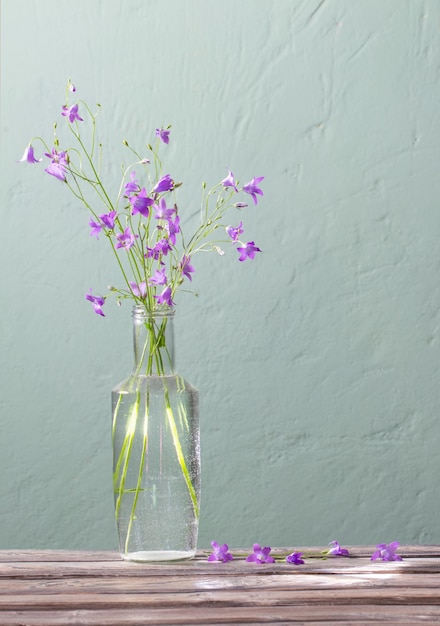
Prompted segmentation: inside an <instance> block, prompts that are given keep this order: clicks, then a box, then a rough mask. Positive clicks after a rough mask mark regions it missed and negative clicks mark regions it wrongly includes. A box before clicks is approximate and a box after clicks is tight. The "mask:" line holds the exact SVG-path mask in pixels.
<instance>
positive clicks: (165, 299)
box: [153, 287, 174, 306]
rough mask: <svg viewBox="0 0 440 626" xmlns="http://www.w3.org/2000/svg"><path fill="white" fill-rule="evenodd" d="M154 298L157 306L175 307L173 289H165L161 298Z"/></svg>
mask: <svg viewBox="0 0 440 626" xmlns="http://www.w3.org/2000/svg"><path fill="white" fill-rule="evenodd" d="M153 298H156V300H157V304H167V305H168V306H173V305H174V302H173V299H172V293H171V287H165V289H164V290H163V291H162V293H161V294H160V296H153Z"/></svg>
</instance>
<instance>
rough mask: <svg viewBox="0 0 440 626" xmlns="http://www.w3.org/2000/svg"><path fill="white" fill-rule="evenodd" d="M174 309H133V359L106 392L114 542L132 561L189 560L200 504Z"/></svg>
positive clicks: (195, 418)
mask: <svg viewBox="0 0 440 626" xmlns="http://www.w3.org/2000/svg"><path fill="white" fill-rule="evenodd" d="M173 321H174V310H173V309H171V308H169V307H159V308H157V309H155V310H154V311H149V310H147V309H146V308H145V307H143V306H139V305H136V306H135V307H134V308H133V339H134V357H135V359H134V360H135V364H134V369H133V372H132V374H131V375H130V376H129V377H128V378H127V379H126V380H124V381H123V382H121V383H120V384H119V385H116V387H115V388H114V389H113V391H112V408H113V427H112V440H113V486H114V500H115V515H116V523H117V527H118V534H119V547H120V552H121V555H122V556H123V558H125V559H128V560H133V561H172V560H181V559H190V558H192V557H193V556H194V555H195V553H196V549H197V535H198V523H199V505H200V430H199V403H198V391H197V389H195V387H193V385H191V384H190V383H188V382H187V381H185V380H184V379H183V378H182V377H181V376H179V375H178V374H177V373H176V372H175V369H174V332H173Z"/></svg>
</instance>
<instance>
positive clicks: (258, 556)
mask: <svg viewBox="0 0 440 626" xmlns="http://www.w3.org/2000/svg"><path fill="white" fill-rule="evenodd" d="M253 549H254V551H253V553H252V554H250V555H249V556H248V557H247V559H246V561H247V562H248V563H275V559H274V558H273V557H271V556H269V555H270V551H271V548H269V546H266V547H265V548H262V547H261V546H260V544H259V543H254V546H253Z"/></svg>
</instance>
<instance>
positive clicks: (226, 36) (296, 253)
mask: <svg viewBox="0 0 440 626" xmlns="http://www.w3.org/2000/svg"><path fill="white" fill-rule="evenodd" d="M439 26H440V2H438V0H386V1H385V0H240V2H237V1H235V0H223V1H222V2H219V1H218V0H161V1H160V2H159V1H157V0H156V1H153V0H76V2H74V3H72V2H67V0H40V1H39V2H36V1H32V0H3V1H2V4H1V164H0V176H1V187H0V194H1V203H0V209H1V245H0V255H1V258H0V261H1V292H0V293H1V310H0V331H1V354H0V359H1V377H0V380H1V384H0V391H1V395H0V548H30V547H36V548H114V547H115V546H116V533H115V529H114V523H113V508H112V507H113V503H112V494H111V476H110V474H111V452H110V438H109V437H110V408H109V393H110V390H111V387H112V385H113V384H114V383H116V382H118V381H119V380H121V379H122V378H123V377H125V375H126V374H127V373H128V372H129V370H130V368H131V360H132V355H131V316H130V310H129V307H128V306H126V307H122V308H117V307H116V306H114V305H113V304H109V305H108V306H107V308H108V310H107V317H106V319H101V318H99V317H98V316H95V315H94V314H93V312H92V310H91V307H90V306H89V305H88V304H87V303H86V302H85V300H84V293H85V292H86V291H87V290H88V289H89V288H90V287H93V288H94V289H95V290H96V291H99V290H100V289H105V287H106V286H107V285H108V284H109V283H111V282H115V281H116V280H117V277H118V275H117V269H116V266H115V265H114V261H113V260H112V259H111V258H110V257H108V256H106V253H105V251H104V246H103V245H101V242H96V240H95V239H93V238H91V237H90V236H89V228H88V225H87V223H88V219H89V216H88V215H87V214H86V213H85V211H84V210H83V209H82V208H81V207H80V206H78V204H77V203H75V202H74V201H73V198H72V197H71V196H70V195H69V194H68V193H67V191H65V189H64V188H63V187H62V185H61V184H59V185H58V184H57V181H55V180H54V179H50V177H48V176H43V175H42V173H41V169H40V170H38V168H32V167H31V166H26V165H17V164H16V162H15V161H16V159H19V158H20V157H21V155H22V153H23V150H24V148H25V146H26V144H27V143H28V141H29V139H30V138H31V137H32V136H33V135H35V134H40V133H41V134H45V135H46V136H48V135H49V134H50V129H51V124H52V122H53V120H54V119H56V118H57V116H58V114H59V106H60V105H61V104H62V103H63V98H64V88H65V84H66V81H67V79H68V78H69V77H72V79H73V81H74V82H75V83H76V85H77V87H78V90H79V93H80V97H84V98H85V99H87V100H88V101H91V102H93V101H97V100H98V101H99V102H100V103H101V104H102V105H103V113H102V116H101V123H102V125H103V126H104V143H105V144H106V146H107V150H109V149H110V148H109V147H111V146H113V147H114V148H112V149H113V150H114V163H113V167H114V171H115V173H117V172H118V169H119V166H120V160H121V154H122V153H121V154H120V150H119V146H120V141H121V139H122V138H124V137H127V138H130V139H131V138H136V139H137V138H139V137H141V136H142V137H143V136H144V135H145V137H146V139H145V140H147V136H148V133H149V132H150V131H151V130H154V129H155V128H156V127H157V126H160V125H163V124H168V123H171V124H172V125H173V143H172V146H170V161H169V163H170V169H171V168H172V171H173V173H174V175H175V177H176V178H177V179H180V180H183V181H184V183H185V185H184V187H183V188H182V194H181V198H182V204H181V207H187V209H188V210H191V207H192V206H194V205H197V203H198V200H199V189H200V184H201V181H202V180H205V179H206V180H208V181H209V182H210V183H215V182H217V181H218V180H220V179H221V178H223V177H224V176H225V174H226V168H227V167H231V168H232V169H233V171H234V172H235V173H236V174H237V175H239V176H240V178H241V179H242V180H245V179H250V178H251V177H252V176H254V175H264V176H265V177H266V178H265V181H264V193H265V196H264V199H263V200H262V201H261V203H260V204H259V205H258V206H257V207H253V206H250V207H249V209H246V211H247V214H246V224H247V225H248V228H249V232H250V231H252V232H251V234H252V238H254V239H255V241H256V242H257V243H258V245H260V247H261V248H262V249H263V251H264V254H262V255H260V257H259V258H258V259H257V260H256V261H255V262H254V263H244V264H239V263H237V262H236V260H235V257H231V256H230V255H229V256H228V255H226V256H225V257H223V258H220V257H216V256H208V255H205V256H203V257H202V258H199V259H198V261H197V277H196V278H195V288H196V289H197V290H198V292H199V293H200V298H198V299H195V298H193V297H191V296H189V295H185V294H182V296H181V297H180V298H179V301H178V319H177V361H178V364H179V370H180V371H181V372H182V373H183V374H185V376H186V377H187V378H188V379H189V380H191V381H192V382H194V383H195V384H196V385H197V386H198V387H199V389H200V391H201V411H202V415H201V421H202V443H203V500H202V519H201V529H200V545H201V546H202V547H204V546H205V547H206V546H208V545H209V542H210V540H211V539H214V538H215V539H217V540H218V541H220V542H223V541H226V542H228V543H229V544H230V545H236V546H237V545H245V546H248V545H251V544H252V543H253V542H254V541H258V542H260V543H263V544H274V545H275V544H277V545H295V544H296V545H299V544H326V543H327V542H329V541H331V540H332V539H339V541H340V542H342V543H345V544H350V543H375V542H381V541H390V540H394V539H396V540H400V541H401V542H421V543H439V542H440V534H439V526H438V520H439V518H440V505H439V474H440V457H439V454H438V450H439V439H440V437H439V401H440V398H439V381H438V375H439V363H440V347H439V324H440V315H439V306H440V286H439V269H440V249H439V240H440V237H439V236H440V176H439V174H438V171H439V163H440V114H439V102H440V38H439ZM181 210H182V209H181Z"/></svg>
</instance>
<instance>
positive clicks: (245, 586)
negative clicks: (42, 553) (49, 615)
mask: <svg viewBox="0 0 440 626" xmlns="http://www.w3.org/2000/svg"><path fill="white" fill-rule="evenodd" d="M341 587H344V588H347V589H349V590H350V589H354V588H359V589H361V588H368V589H371V590H375V589H382V588H390V589H400V588H405V589H408V590H411V589H419V588H422V589H427V590H429V589H434V590H435V591H436V590H437V589H440V574H423V576H421V575H420V573H417V574H414V573H406V572H399V573H397V574H396V573H391V574H387V573H384V574H383V573H371V574H344V576H343V579H341V577H340V576H337V575H335V574H330V575H329V574H316V573H309V574H307V573H303V572H302V571H300V570H299V568H298V569H297V571H295V572H292V573H291V574H290V575H289V574H285V575H283V576H280V575H278V574H268V575H266V576H254V575H246V576H241V575H240V576H232V575H230V576H226V575H225V576H216V575H215V574H213V575H210V576H208V575H206V576H197V575H188V576H186V577H182V576H168V577H167V578H166V580H164V579H163V577H158V578H155V577H148V578H145V577H133V576H130V577H124V576H110V577H109V576H101V577H86V576H84V577H70V578H61V579H45V578H35V579H33V578H25V579H17V578H13V579H2V581H1V585H0V597H1V596H2V595H11V594H27V593H41V594H44V593H49V594H50V593H58V592H63V593H78V592H94V593H109V594H111V593H115V592H120V593H138V592H145V593H160V592H166V593H174V592H175V593H191V592H194V591H200V590H222V589H236V590H251V589H257V590H260V591H261V592H264V591H271V590H280V591H283V590H284V591H288V590H290V589H310V590H319V589H341Z"/></svg>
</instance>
